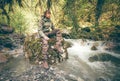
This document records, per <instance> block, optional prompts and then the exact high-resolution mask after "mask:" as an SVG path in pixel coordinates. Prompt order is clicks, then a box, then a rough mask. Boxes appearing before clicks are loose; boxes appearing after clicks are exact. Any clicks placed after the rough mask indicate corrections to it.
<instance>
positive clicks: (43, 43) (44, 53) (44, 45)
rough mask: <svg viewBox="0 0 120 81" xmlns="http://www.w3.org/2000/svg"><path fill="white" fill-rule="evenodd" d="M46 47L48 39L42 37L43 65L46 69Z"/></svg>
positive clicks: (47, 46)
mask: <svg viewBox="0 0 120 81" xmlns="http://www.w3.org/2000/svg"><path fill="white" fill-rule="evenodd" d="M48 48H49V45H48V41H47V40H45V39H44V38H43V39H42V54H43V67H44V68H46V69H48V68H49V66H48V62H47V60H48Z"/></svg>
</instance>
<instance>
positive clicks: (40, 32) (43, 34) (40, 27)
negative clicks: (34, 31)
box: [38, 20, 49, 39]
mask: <svg viewBox="0 0 120 81" xmlns="http://www.w3.org/2000/svg"><path fill="white" fill-rule="evenodd" d="M43 23H44V21H43V20H41V21H40V22H39V28H38V33H39V35H40V36H41V37H43V38H45V39H49V38H48V37H47V36H46V35H45V33H44V32H43V31H42V28H43Z"/></svg>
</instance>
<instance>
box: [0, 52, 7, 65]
mask: <svg viewBox="0 0 120 81" xmlns="http://www.w3.org/2000/svg"><path fill="white" fill-rule="evenodd" d="M7 61H8V59H7V57H6V56H5V55H3V54H2V53H0V63H5V62H7Z"/></svg>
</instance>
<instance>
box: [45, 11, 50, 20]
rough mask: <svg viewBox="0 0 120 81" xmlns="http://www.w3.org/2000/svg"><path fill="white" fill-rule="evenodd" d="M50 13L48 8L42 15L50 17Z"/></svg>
mask: <svg viewBox="0 0 120 81" xmlns="http://www.w3.org/2000/svg"><path fill="white" fill-rule="evenodd" d="M50 15H51V12H50V11H49V10H46V11H45V12H44V16H45V17H46V18H50Z"/></svg>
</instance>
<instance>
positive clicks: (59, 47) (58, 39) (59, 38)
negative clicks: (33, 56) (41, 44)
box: [55, 31, 63, 53]
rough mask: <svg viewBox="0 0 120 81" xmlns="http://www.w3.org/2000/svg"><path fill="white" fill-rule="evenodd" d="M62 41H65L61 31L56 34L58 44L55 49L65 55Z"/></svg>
mask: <svg viewBox="0 0 120 81" xmlns="http://www.w3.org/2000/svg"><path fill="white" fill-rule="evenodd" d="M62 41H63V38H62V33H61V31H57V32H56V44H55V48H56V49H57V51H58V52H59V53H63V49H62Z"/></svg>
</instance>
